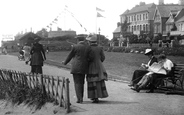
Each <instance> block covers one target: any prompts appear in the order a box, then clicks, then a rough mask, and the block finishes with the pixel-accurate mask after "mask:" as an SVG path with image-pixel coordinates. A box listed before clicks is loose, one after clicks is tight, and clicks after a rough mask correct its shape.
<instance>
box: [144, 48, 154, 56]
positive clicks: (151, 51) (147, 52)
mask: <svg viewBox="0 0 184 115" xmlns="http://www.w3.org/2000/svg"><path fill="white" fill-rule="evenodd" d="M144 54H145V55H149V54H153V50H152V49H146V50H145V53H144Z"/></svg>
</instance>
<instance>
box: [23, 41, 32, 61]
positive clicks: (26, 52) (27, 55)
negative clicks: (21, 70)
mask: <svg viewBox="0 0 184 115" xmlns="http://www.w3.org/2000/svg"><path fill="white" fill-rule="evenodd" d="M23 50H24V59H25V63H26V64H28V62H29V60H30V51H31V47H30V46H29V45H28V43H25V45H24V47H23Z"/></svg>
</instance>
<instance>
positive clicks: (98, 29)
mask: <svg viewBox="0 0 184 115" xmlns="http://www.w3.org/2000/svg"><path fill="white" fill-rule="evenodd" d="M98 33H99V38H98V39H99V45H100V28H99V29H98Z"/></svg>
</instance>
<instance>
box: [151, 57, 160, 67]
mask: <svg viewBox="0 0 184 115" xmlns="http://www.w3.org/2000/svg"><path fill="white" fill-rule="evenodd" d="M154 62H158V61H157V58H156V57H155V56H153V57H152V58H151V60H150V63H149V66H151V65H152V64H153V63H154Z"/></svg>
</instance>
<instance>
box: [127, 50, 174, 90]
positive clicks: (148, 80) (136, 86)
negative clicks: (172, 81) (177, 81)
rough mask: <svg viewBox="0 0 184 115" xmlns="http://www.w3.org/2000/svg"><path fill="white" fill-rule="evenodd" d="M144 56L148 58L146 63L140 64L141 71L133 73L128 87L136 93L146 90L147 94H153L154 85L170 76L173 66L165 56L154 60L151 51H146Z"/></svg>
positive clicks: (161, 55)
mask: <svg viewBox="0 0 184 115" xmlns="http://www.w3.org/2000/svg"><path fill="white" fill-rule="evenodd" d="M145 55H146V56H148V58H149V61H148V63H147V64H142V65H141V68H142V69H138V70H135V71H134V73H133V77H132V80H131V83H130V84H129V86H130V87H131V89H133V90H135V91H137V92H139V91H140V90H142V89H145V88H148V89H149V90H148V91H147V93H153V92H154V89H155V88H156V87H157V86H156V84H157V82H158V80H159V79H160V80H162V78H166V77H168V76H169V75H170V74H172V68H173V67H174V64H173V62H172V61H171V60H169V59H168V58H167V57H166V55H165V54H160V55H159V56H158V58H156V57H155V55H154V50H152V49H146V51H145Z"/></svg>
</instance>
